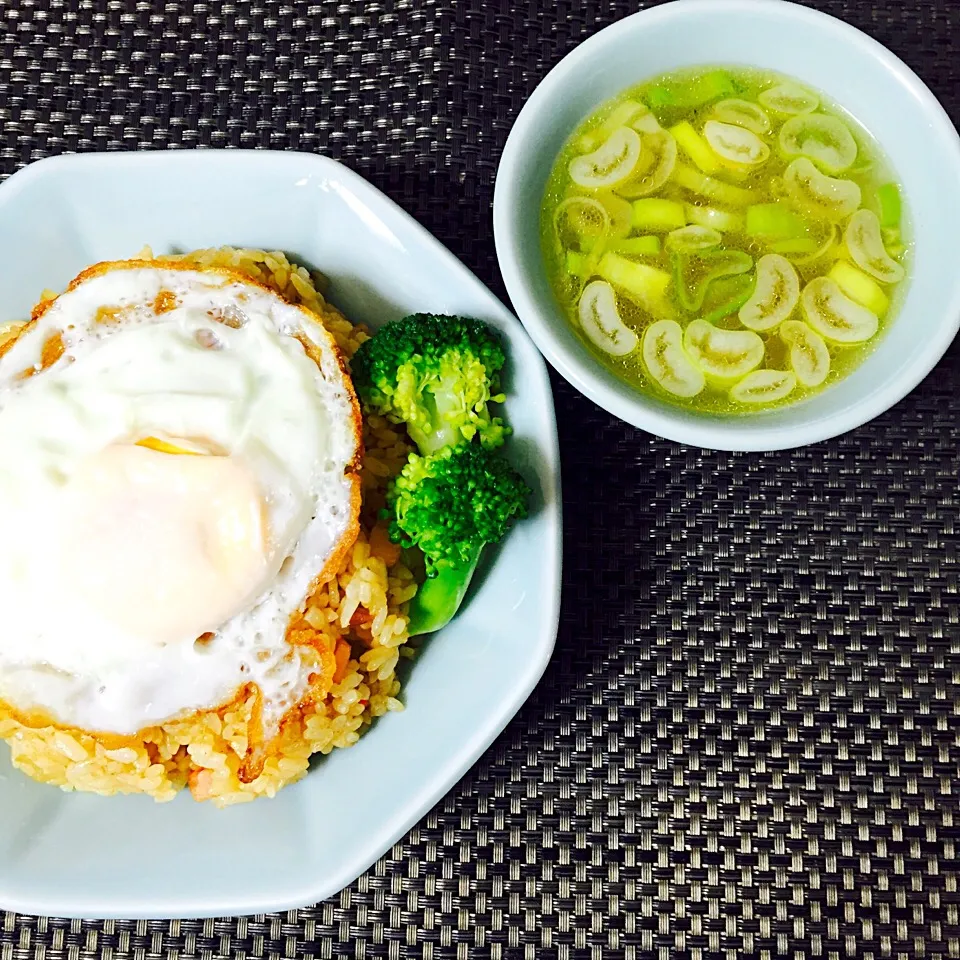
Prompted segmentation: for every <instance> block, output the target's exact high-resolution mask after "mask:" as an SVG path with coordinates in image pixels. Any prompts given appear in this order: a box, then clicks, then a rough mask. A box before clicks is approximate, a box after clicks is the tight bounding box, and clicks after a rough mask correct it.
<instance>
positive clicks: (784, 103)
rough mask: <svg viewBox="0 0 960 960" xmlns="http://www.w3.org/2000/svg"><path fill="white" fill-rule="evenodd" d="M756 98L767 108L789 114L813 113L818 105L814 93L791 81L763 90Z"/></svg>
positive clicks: (818, 100)
mask: <svg viewBox="0 0 960 960" xmlns="http://www.w3.org/2000/svg"><path fill="white" fill-rule="evenodd" d="M758 99H759V100H760V102H761V103H762V104H763V105H764V106H765V107H766V108H767V109H768V110H773V111H774V113H780V114H787V115H789V116H796V115H798V114H803V113H813V111H814V110H816V109H817V107H819V106H820V98H819V97H818V96H817V95H816V94H815V93H811V92H810V91H809V90H807V89H805V88H804V87H801V86H800V85H799V84H796V83H791V82H788V83H781V84H779V85H778V86H776V87H773V88H771V89H770V90H764V91H763V93H761V94H760V96H759V97H758Z"/></svg>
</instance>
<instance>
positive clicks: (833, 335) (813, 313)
mask: <svg viewBox="0 0 960 960" xmlns="http://www.w3.org/2000/svg"><path fill="white" fill-rule="evenodd" d="M800 303H801V304H802V305H803V312H804V315H805V316H806V318H807V323H809V324H810V326H811V327H813V329H814V330H816V331H817V333H819V334H820V336H821V337H825V338H826V339H827V340H832V341H833V342H834V343H863V342H864V341H865V340H869V339H870V338H871V337H872V336H873V335H874V334H875V333H876V332H877V328H878V326H879V321H878V319H877V315H876V314H875V313H873V312H872V311H870V310H868V309H867V308H866V307H863V306H861V305H860V304H859V303H857V302H856V301H855V300H852V299H851V298H850V297H848V296H847V295H846V294H845V293H844V292H843V291H842V290H841V289H840V286H839V284H838V283H837V282H836V280H834V279H832V278H831V277H817V278H816V279H815V280H811V281H810V282H809V283H808V284H807V285H806V287H805V288H804V291H803V293H802V294H801V296H800Z"/></svg>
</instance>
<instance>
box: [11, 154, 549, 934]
mask: <svg viewBox="0 0 960 960" xmlns="http://www.w3.org/2000/svg"><path fill="white" fill-rule="evenodd" d="M144 243H150V244H151V245H153V246H154V248H155V250H156V251H157V252H169V251H174V250H191V249H195V248H198V247H204V246H219V245H222V244H226V243H230V244H235V245H240V246H253V247H266V248H268V249H282V250H286V251H288V252H290V253H291V254H292V255H295V256H297V257H299V258H301V259H303V260H305V261H306V262H307V263H309V264H310V265H312V266H314V267H318V268H322V269H323V270H325V271H326V272H327V273H328V274H329V276H330V278H331V282H332V299H333V301H334V302H335V303H336V304H337V305H338V306H340V307H341V308H342V309H343V310H344V311H345V312H346V314H347V315H348V316H350V317H352V318H354V319H356V320H363V321H367V322H368V323H372V324H374V325H377V324H379V323H382V322H383V321H385V320H390V319H395V318H397V317H400V316H403V315H404V314H406V313H410V312H413V311H417V310H425V311H433V312H437V313H462V314H467V315H472V316H475V317H479V318H481V319H483V320H486V321H488V322H490V323H492V324H494V325H495V326H496V327H498V328H499V329H500V330H501V331H502V333H503V334H504V336H505V338H506V341H507V347H508V353H509V365H510V376H509V380H508V382H507V383H506V387H507V393H508V395H509V405H508V407H507V414H508V416H509V419H510V421H511V423H512V425H513V427H514V429H515V435H514V437H513V438H512V439H511V441H510V455H511V458H512V459H513V460H514V461H515V462H516V463H517V465H518V466H519V467H520V468H521V470H522V471H523V473H524V474H525V475H526V476H527V477H528V478H530V480H531V483H532V485H533V486H535V487H536V488H537V493H538V497H537V499H538V501H539V502H538V503H536V505H535V507H536V509H535V511H534V512H533V515H532V516H531V517H530V519H528V520H526V521H524V522H523V523H521V524H518V525H517V526H516V527H515V528H514V529H513V530H512V531H511V533H510V535H509V537H508V538H507V540H506V541H505V542H504V544H503V547H502V549H500V550H498V551H494V552H493V553H492V554H491V555H490V556H489V557H488V558H485V563H484V565H485V569H484V570H482V571H480V576H479V579H478V581H477V582H476V589H475V590H472V591H471V596H470V597H468V605H467V606H466V607H465V608H464V609H463V610H462V611H461V614H460V616H459V617H457V619H456V620H455V621H454V622H453V623H452V624H451V625H450V626H449V627H447V628H446V629H445V630H443V631H442V632H441V633H439V634H438V635H437V636H435V637H433V638H431V639H430V640H429V641H428V642H427V644H425V646H424V648H423V649H422V651H421V654H420V655H419V656H418V657H417V660H416V662H415V664H414V666H413V669H412V670H411V671H410V676H409V682H408V683H407V684H406V687H405V690H404V693H403V695H402V696H403V699H404V700H405V702H406V704H407V709H406V711H404V712H403V713H397V714H390V715H388V716H386V717H384V718H382V719H381V720H379V721H378V722H377V723H376V724H375V725H374V726H373V728H372V729H371V730H370V731H369V732H368V733H367V734H366V735H365V736H364V737H363V738H362V739H361V740H360V742H359V743H358V744H357V745H356V746H355V747H352V748H350V749H348V750H340V751H335V752H334V754H333V755H331V756H330V757H329V758H327V759H326V760H323V761H322V762H320V763H318V764H317V766H316V768H315V769H313V770H312V771H311V772H310V773H309V774H308V776H307V777H306V779H304V780H303V781H301V782H300V783H298V784H296V785H294V786H292V787H289V788H287V789H286V790H284V791H282V792H281V793H280V794H279V795H278V796H277V798H276V799H274V800H258V801H256V802H254V803H250V804H246V805H244V806H241V807H235V808H231V809H227V810H222V811H221V810H216V809H214V808H213V807H211V806H210V805H209V804H198V803H195V802H194V801H193V800H192V799H191V797H190V796H189V795H186V796H184V795H181V796H180V797H179V798H178V799H177V800H175V801H174V802H172V803H170V804H166V805H157V804H155V803H154V802H153V801H152V800H149V799H146V798H143V797H112V798H100V797H95V796H90V795H82V794H64V793H61V792H59V791H58V790H56V789H55V788H53V787H48V786H41V785H40V784H37V783H34V782H32V781H30V780H28V779H27V778H26V777H25V776H23V775H22V774H20V773H18V772H17V771H15V770H13V769H12V768H11V766H10V763H9V751H8V750H7V747H6V745H5V744H4V743H2V742H0V811H2V816H0V909H7V910H17V911H21V912H23V913H34V914H46V915H52V916H68V917H111V918H113V917H130V918H154V917H156V918H168V917H200V916H225V915H229V914H248V913H261V912H263V913H265V912H268V911H274V910H283V909H287V908H290V907H296V906H303V905H305V904H309V903H313V902H315V901H317V900H321V899H323V898H325V897H328V896H331V895H332V894H335V893H336V892H337V891H339V890H340V889H341V888H342V887H344V886H345V885H346V884H348V883H350V882H351V881H352V880H353V879H354V878H355V877H357V876H358V875H359V874H360V873H361V872H362V871H363V870H365V869H366V868H367V867H368V866H369V865H370V864H371V863H373V862H374V861H375V860H376V859H377V858H378V857H379V856H380V855H381V854H383V853H384V852H385V851H386V850H388V849H389V848H390V846H391V845H392V844H393V843H394V842H395V841H396V840H397V839H398V838H400V837H401V836H403V834H404V833H405V832H406V831H407V830H408V829H409V828H410V827H411V826H412V825H413V824H414V823H415V822H416V821H417V820H418V819H419V818H420V817H421V816H423V815H424V814H425V813H426V812H427V811H428V810H429V809H430V808H431V807H432V806H433V805H434V804H436V803H437V801H439V800H440V799H441V798H442V796H443V795H444V794H445V793H446V791H448V790H449V789H450V788H451V787H452V786H453V785H454V784H455V783H456V781H457V780H458V779H459V778H460V777H461V776H463V774H464V773H465V772H466V770H467V769H468V768H469V767H470V765H471V764H472V763H473V762H474V761H475V760H476V759H477V758H478V757H479V756H480V754H481V753H482V752H483V751H484V750H485V749H486V748H487V746H489V744H490V743H491V742H492V741H493V739H494V737H496V735H497V734H498V733H499V732H500V730H501V729H502V728H503V727H504V725H505V724H506V723H507V721H508V720H509V719H510V718H511V717H512V716H513V714H514V713H515V712H516V711H517V710H518V709H519V707H520V706H521V704H522V703H523V701H524V700H525V699H526V697H527V696H528V694H529V693H530V691H531V690H532V689H533V686H534V684H535V683H536V682H537V680H538V679H539V678H540V676H541V674H542V672H543V669H544V667H545V666H546V664H547V661H548V659H549V657H550V654H551V652H552V650H553V645H554V640H555V637H556V629H557V617H558V608H559V589H560V501H559V458H558V455H557V439H556V421H555V419H554V412H553V401H552V397H551V393H550V386H549V381H548V378H547V375H546V367H545V365H544V363H543V360H542V358H541V357H540V354H539V353H537V351H536V349H535V348H534V346H533V344H532V343H531V342H530V340H529V338H528V337H527V336H526V335H525V334H524V332H523V328H522V327H521V326H520V324H519V323H517V321H516V320H515V319H514V318H513V317H512V316H511V315H510V314H509V313H508V312H507V311H506V309H504V307H503V306H502V304H500V303H499V302H498V301H497V300H496V299H495V298H494V297H493V295H492V294H491V293H490V292H489V291H488V290H487V289H486V288H485V287H484V286H483V285H482V284H481V283H480V282H479V281H478V280H477V279H476V277H474V276H473V275H472V274H471V273H470V272H469V271H468V270H467V269H466V268H465V267H464V266H463V265H462V264H460V263H459V262H458V261H457V260H456V259H455V258H454V257H453V256H452V255H451V254H450V253H449V252H448V251H447V250H445V249H444V248H443V247H442V246H441V245H440V244H439V243H438V242H437V241H436V240H434V239H433V238H432V237H431V236H430V235H429V234H428V233H427V232H426V231H425V230H424V229H423V228H422V227H421V226H419V225H418V224H417V223H416V222H414V220H412V219H411V218H410V217H409V216H407V214H405V213H404V212H403V211H402V210H400V209H399V207H397V206H396V205H395V204H393V203H392V202H391V201H390V200H388V199H387V198H386V197H384V196H383V194H381V193H379V192H378V191H377V190H375V189H374V188H373V187H372V186H370V184H368V183H366V182H365V181H364V180H362V179H361V178H360V177H359V176H357V175H356V174H355V173H352V172H351V171H350V170H348V169H346V168H345V167H342V166H340V165H339V164H337V163H335V162H334V161H332V160H328V159H326V158H324V157H316V156H311V155H308V154H296V153H269V152H265V151H256V152H254V151H234V150H223V151H221V150H217V151H163V152H157V153H141V154H121V153H114V154H89V155H83V156H75V157H70V156H68V157H58V158H55V159H52V160H43V161H40V162H39V163H36V164H33V165H32V166H29V167H27V168H26V169H25V170H23V171H21V172H20V173H17V174H15V175H14V176H13V177H11V178H10V179H9V180H8V181H6V182H5V183H4V184H3V185H2V186H0V290H2V291H3V297H2V298H0V321H3V320H10V319H17V318H20V317H23V316H26V315H27V314H28V313H29V310H30V306H31V304H32V303H34V302H35V301H36V300H37V299H38V297H39V294H40V292H41V291H42V290H43V289H44V287H51V288H53V289H60V288H62V287H63V286H64V285H65V284H66V283H67V282H68V281H69V280H70V279H71V278H72V277H73V276H74V275H75V274H76V273H78V272H79V271H80V270H81V269H82V268H83V267H85V266H87V265H88V264H91V263H94V262H96V261H98V260H109V259H115V258H118V257H128V256H132V255H134V254H135V253H136V252H137V251H138V250H139V249H140V248H141V247H142V246H143V244H144Z"/></svg>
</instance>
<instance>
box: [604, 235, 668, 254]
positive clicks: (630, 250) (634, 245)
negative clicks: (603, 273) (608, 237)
mask: <svg viewBox="0 0 960 960" xmlns="http://www.w3.org/2000/svg"><path fill="white" fill-rule="evenodd" d="M607 249H608V250H612V251H613V252H614V253H623V254H626V255H627V256H628V257H629V256H635V257H638V256H649V257H652V256H656V254H658V253H659V252H660V238H659V237H652V236H648V237H630V238H629V239H627V240H617V241H616V243H611V244H610V246H609V247H607Z"/></svg>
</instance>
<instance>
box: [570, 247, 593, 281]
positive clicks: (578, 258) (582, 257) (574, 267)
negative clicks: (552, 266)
mask: <svg viewBox="0 0 960 960" xmlns="http://www.w3.org/2000/svg"><path fill="white" fill-rule="evenodd" d="M564 260H565V263H566V267H567V273H570V274H573V276H575V277H586V276H588V275H589V274H590V273H591V271H592V269H593V266H594V263H593V258H592V257H588V256H587V255H586V254H585V253H575V252H574V251H573V250H568V251H567V254H566V257H565V258H564Z"/></svg>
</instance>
